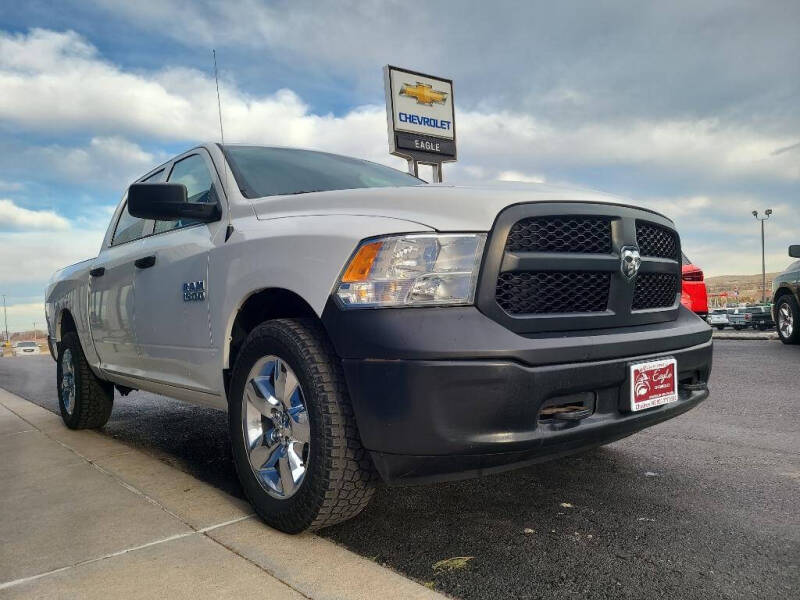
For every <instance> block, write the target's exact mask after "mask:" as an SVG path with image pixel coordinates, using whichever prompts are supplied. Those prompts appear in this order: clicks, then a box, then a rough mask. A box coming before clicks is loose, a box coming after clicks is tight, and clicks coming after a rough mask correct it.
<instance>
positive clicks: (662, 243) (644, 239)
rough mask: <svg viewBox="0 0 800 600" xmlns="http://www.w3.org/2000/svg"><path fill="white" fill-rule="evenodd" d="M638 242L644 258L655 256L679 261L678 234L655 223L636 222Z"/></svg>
mask: <svg viewBox="0 0 800 600" xmlns="http://www.w3.org/2000/svg"><path fill="white" fill-rule="evenodd" d="M636 242H637V243H638V244H639V252H641V254H642V256H655V257H657V258H669V259H671V260H678V257H679V256H680V253H679V251H678V236H677V235H676V233H675V232H674V231H672V230H670V229H667V228H666V227H661V226H660V225H655V224H654V223H648V222H646V221H636Z"/></svg>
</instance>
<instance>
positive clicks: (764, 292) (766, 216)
mask: <svg viewBox="0 0 800 600" xmlns="http://www.w3.org/2000/svg"><path fill="white" fill-rule="evenodd" d="M771 214H772V209H771V208H768V209H767V210H765V211H764V216H763V217H759V216H758V211H757V210H754V211H753V216H754V217H755V218H756V219H757V220H759V221H761V304H765V303H766V301H767V266H766V261H765V259H764V221H766V220H767V219H769V217H770V215H771Z"/></svg>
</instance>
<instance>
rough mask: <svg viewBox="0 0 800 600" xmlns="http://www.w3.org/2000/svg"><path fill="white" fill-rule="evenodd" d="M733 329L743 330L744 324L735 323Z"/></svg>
mask: <svg viewBox="0 0 800 600" xmlns="http://www.w3.org/2000/svg"><path fill="white" fill-rule="evenodd" d="M733 329H734V331H741V330H742V325H734V326H733Z"/></svg>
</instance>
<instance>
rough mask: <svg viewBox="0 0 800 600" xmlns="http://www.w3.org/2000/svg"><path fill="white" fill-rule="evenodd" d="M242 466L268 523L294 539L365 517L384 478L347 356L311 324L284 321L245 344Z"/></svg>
mask: <svg viewBox="0 0 800 600" xmlns="http://www.w3.org/2000/svg"><path fill="white" fill-rule="evenodd" d="M228 401H229V426H230V435H231V443H232V447H233V459H234V463H235V465H236V471H237V473H238V475H239V480H240V481H241V484H242V487H243V489H244V491H245V494H246V495H247V497H248V499H249V500H250V502H251V503H252V504H253V507H254V508H255V510H256V512H257V513H258V514H259V516H261V518H262V519H264V521H265V522H266V523H267V524H269V525H271V526H272V527H275V528H276V529H280V530H281V531H285V532H287V533H299V532H301V531H305V530H307V529H319V528H322V527H327V526H329V525H334V524H335V523H339V522H341V521H344V520H346V519H349V518H351V517H354V516H356V515H357V514H358V513H359V512H361V511H362V510H363V509H364V507H365V506H366V505H367V504H368V502H369V500H370V498H371V497H372V494H373V491H374V484H375V480H376V475H375V471H374V468H373V466H372V462H371V459H370V457H369V455H368V454H367V452H366V450H364V448H363V447H362V446H361V439H360V437H359V435H358V429H357V427H356V423H355V418H354V416H353V410H352V407H351V405H350V398H349V396H348V393H347V385H346V382H345V379H344V373H343V372H342V368H341V364H340V362H339V358H338V357H337V356H336V354H335V352H334V351H333V348H332V347H331V345H330V342H329V341H328V340H327V337H326V335H325V332H324V331H323V330H322V328H321V327H320V326H319V324H317V323H316V322H315V321H313V320H311V319H276V320H274V321H267V322H265V323H262V324H261V325H259V326H258V327H256V328H255V329H254V330H253V331H252V332H251V333H250V335H248V337H247V339H246V340H245V342H244V345H243V346H242V349H241V350H240V352H239V356H238V358H237V359H236V364H235V366H234V369H233V375H232V378H231V386H230V394H229V399H228Z"/></svg>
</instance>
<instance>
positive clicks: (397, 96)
mask: <svg viewBox="0 0 800 600" xmlns="http://www.w3.org/2000/svg"><path fill="white" fill-rule="evenodd" d="M384 81H385V85H386V117H387V120H388V123H389V151H390V152H391V153H392V154H396V155H397V156H402V157H404V158H407V159H409V160H413V161H416V162H420V163H423V164H441V163H443V162H451V161H454V160H456V121H455V112H454V110H453V82H452V81H451V80H450V79H442V78H441V77H432V76H430V75H424V74H422V73H417V72H415V71H408V70H406V69H398V68H397V67H392V66H386V67H384Z"/></svg>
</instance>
